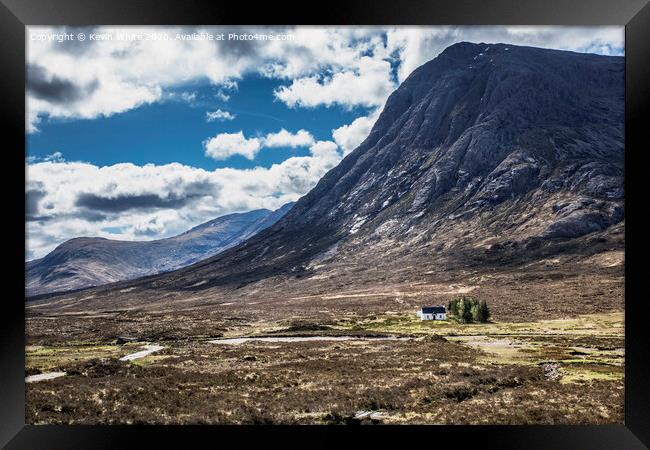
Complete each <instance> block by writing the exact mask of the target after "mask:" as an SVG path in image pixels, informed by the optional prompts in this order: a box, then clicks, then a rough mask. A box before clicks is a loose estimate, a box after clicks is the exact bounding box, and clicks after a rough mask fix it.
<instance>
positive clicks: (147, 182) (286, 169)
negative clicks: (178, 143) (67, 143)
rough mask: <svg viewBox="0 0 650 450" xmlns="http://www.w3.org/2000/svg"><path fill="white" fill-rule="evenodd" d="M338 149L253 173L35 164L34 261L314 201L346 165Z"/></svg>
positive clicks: (324, 144)
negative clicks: (95, 240)
mask: <svg viewBox="0 0 650 450" xmlns="http://www.w3.org/2000/svg"><path fill="white" fill-rule="evenodd" d="M336 148H337V146H336V144H335V143H333V142H331V141H318V142H314V143H313V144H312V145H311V146H310V155H308V156H300V157H292V158H289V159H287V160H285V161H283V162H282V163H279V164H274V165H272V166H271V167H268V168H264V167H255V168H252V169H245V170H241V169H232V168H223V169H216V170H214V171H207V170H204V169H200V168H195V167H190V166H185V165H182V164H178V163H173V164H165V165H154V164H146V165H143V166H138V165H135V164H130V163H127V164H115V165H112V166H105V167H99V166H96V165H94V164H89V163H83V162H65V161H43V162H38V163H35V164H29V165H28V166H27V180H28V185H27V186H26V190H27V191H28V192H31V193H32V194H31V195H34V200H35V203H36V205H35V207H34V209H35V211H34V214H33V217H32V220H29V221H28V222H27V236H28V250H29V254H30V255H31V256H30V257H33V258H38V257H42V256H44V255H45V254H47V253H48V252H49V251H51V250H52V249H53V248H54V247H55V246H56V245H58V244H60V243H62V242H63V241H65V240H67V239H70V238H73V237H79V236H101V237H106V238H111V239H126V240H142V239H154V238H156V239H157V238H160V237H167V236H172V235H175V234H178V233H181V232H183V231H186V230H187V229H189V228H191V227H192V226H195V225H197V224H199V223H202V222H205V221H207V220H210V219H213V218H215V217H218V216H221V215H224V214H228V213H232V212H241V211H249V210H252V209H257V208H268V209H276V208H278V207H280V206H282V205H283V204H285V203H287V202H290V201H295V200H297V199H298V198H300V197H301V196H302V195H304V194H305V193H307V192H308V191H309V190H310V189H311V188H312V187H313V186H314V185H315V184H316V183H317V182H318V180H320V178H322V176H323V175H324V174H325V173H326V172H327V171H328V170H330V169H331V168H333V167H334V166H336V165H337V164H338V163H339V161H340V159H341V155H340V154H339V152H338V151H337V150H336ZM89 200H90V201H89ZM107 228H111V229H112V230H113V232H109V231H107V230H106V229H107ZM114 229H118V230H119V231H118V232H115V231H114ZM152 233H153V234H152Z"/></svg>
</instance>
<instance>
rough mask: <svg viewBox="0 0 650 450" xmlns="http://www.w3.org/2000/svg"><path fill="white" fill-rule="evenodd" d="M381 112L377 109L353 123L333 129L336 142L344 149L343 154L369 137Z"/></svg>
mask: <svg viewBox="0 0 650 450" xmlns="http://www.w3.org/2000/svg"><path fill="white" fill-rule="evenodd" d="M380 112H381V110H380V109H375V110H374V111H373V112H372V113H371V114H369V115H368V116H362V117H358V118H356V119H354V120H353V121H352V123H350V124H348V125H343V126H341V127H339V128H336V129H335V130H332V137H333V138H334V142H336V144H337V145H338V146H339V147H341V149H343V155H347V154H348V153H350V152H351V151H352V150H354V149H355V148H357V147H358V146H359V145H360V144H361V143H362V142H363V141H364V140H365V139H366V138H367V137H368V135H369V134H370V130H371V129H372V126H373V125H374V124H375V122H376V121H377V118H378V117H379V113H380Z"/></svg>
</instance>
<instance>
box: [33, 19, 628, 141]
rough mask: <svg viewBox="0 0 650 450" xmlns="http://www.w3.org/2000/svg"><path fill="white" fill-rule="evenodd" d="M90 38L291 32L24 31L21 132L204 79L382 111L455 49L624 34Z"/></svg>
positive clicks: (601, 42)
mask: <svg viewBox="0 0 650 450" xmlns="http://www.w3.org/2000/svg"><path fill="white" fill-rule="evenodd" d="M80 30H83V31H85V32H86V33H88V32H91V31H92V32H96V33H110V34H112V35H113V36H115V35H116V34H118V33H130V34H132V35H135V34H138V33H139V34H143V35H144V34H147V33H166V34H167V35H169V36H171V37H174V36H176V35H177V34H189V33H192V32H197V33H201V32H205V31H210V32H212V33H221V32H226V33H228V32H230V31H242V30H245V31H246V32H252V33H274V34H279V33H283V34H291V35H292V36H293V37H294V39H291V40H286V41H281V40H269V41H228V40H226V41H216V40H215V41H209V40H176V39H170V40H167V41H155V40H131V41H129V40H117V39H114V40H111V41H90V40H86V41H84V42H83V43H82V42H78V41H67V42H57V41H56V40H31V36H32V35H34V36H38V35H39V34H40V35H44V34H52V33H55V32H61V31H67V32H76V31H78V29H75V28H50V27H29V28H28V39H30V41H29V45H28V54H27V64H28V92H27V111H28V115H27V117H26V120H27V127H28V130H29V131H30V132H33V131H36V130H37V126H38V123H39V121H40V120H42V119H43V118H44V117H54V118H66V119H78V118H85V119H89V118H95V117H100V116H110V115H112V114H117V113H121V112H124V111H127V110H129V109H132V108H135V107H138V106H141V105H144V104H149V103H153V102H158V101H162V100H164V99H165V97H166V96H165V95H164V94H165V92H168V91H173V90H174V89H177V88H178V87H179V86H182V85H185V84H188V83H193V82H197V81H201V80H207V81H208V82H210V83H212V84H213V85H215V87H216V88H217V90H216V93H215V96H216V98H219V99H220V100H222V101H227V100H228V99H229V97H230V96H231V95H233V92H234V91H236V89H237V80H239V79H241V78H243V77H244V76H245V75H247V74H250V73H257V74H261V75H263V76H266V77H270V78H275V79H279V80H282V81H283V83H284V82H285V81H286V84H283V86H282V87H280V88H279V89H278V90H277V91H276V97H277V98H278V99H279V100H281V101H283V102H285V103H286V104H287V105H289V106H292V107H315V106H318V105H326V106H332V105H342V106H344V107H346V108H351V107H354V106H370V107H380V106H381V105H383V103H384V101H385V99H386V97H387V96H388V95H389V93H390V92H391V91H392V90H393V89H394V88H395V87H396V86H397V84H398V83H399V82H401V81H403V80H404V79H405V78H406V77H407V76H408V75H409V74H410V73H411V72H412V71H413V70H414V69H415V68H416V67H418V66H419V65H421V64H423V63H424V62H426V61H429V60H430V59H432V58H435V57H436V56H437V55H438V54H439V53H440V52H441V51H442V50H444V48H446V47H447V46H449V45H451V44H453V43H455V42H460V41H473V42H506V43H511V44H520V45H533V46H540V47H553V48H560V49H567V50H576V51H588V52H598V53H605V54H620V53H621V51H622V48H623V42H624V37H623V34H624V33H623V28H622V27H503V26H494V27H412V26H410V27H354V28H352V27H246V28H245V29H244V28H237V29H236V28H233V27H111V26H102V27H96V28H92V29H80Z"/></svg>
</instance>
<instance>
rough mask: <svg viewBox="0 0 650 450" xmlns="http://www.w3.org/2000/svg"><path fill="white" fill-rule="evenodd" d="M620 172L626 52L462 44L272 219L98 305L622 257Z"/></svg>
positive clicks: (419, 72)
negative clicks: (611, 254)
mask: <svg viewBox="0 0 650 450" xmlns="http://www.w3.org/2000/svg"><path fill="white" fill-rule="evenodd" d="M623 174H624V59H623V58H622V57H610V56H600V55H593V54H583V53H573V52H567V51H559V50H550V49H540V48H532V47H521V46H514V45H507V44H473V43H466V42H464V43H459V44H455V45H452V46H451V47H449V48H447V49H446V50H445V51H443V52H442V53H441V54H440V55H439V56H438V57H436V58H435V59H433V60H431V61H430V62H428V63H426V64H424V65H423V66H421V67H419V68H418V69H416V70H415V71H414V72H413V73H412V74H411V75H410V76H409V77H408V78H407V79H406V80H405V81H404V82H403V83H402V84H401V85H400V86H399V88H398V89H397V90H396V91H395V92H394V93H393V94H392V95H391V96H390V97H389V99H388V100H387V102H386V105H385V107H384V110H383V111H382V113H381V115H380V116H379V118H378V120H377V122H376V123H375V125H374V126H373V128H372V130H371V132H370V134H369V136H368V137H367V138H366V139H365V141H363V143H361V145H359V147H358V148H357V149H355V150H354V151H353V152H352V153H350V154H349V155H348V156H347V157H346V158H345V159H343V161H342V162H341V163H340V164H339V165H338V166H337V167H335V168H334V169H332V170H331V171H329V172H328V173H327V174H326V175H325V176H324V177H323V178H322V179H321V180H320V181H319V182H318V184H317V185H316V186H315V187H314V188H313V189H312V190H311V191H310V192H309V193H308V194H306V195H305V196H303V197H302V198H301V199H300V200H299V201H298V202H297V203H296V204H295V205H294V207H293V208H291V210H290V211H289V212H288V213H287V214H286V215H285V216H284V217H283V218H282V219H280V220H279V221H277V222H276V223H275V224H274V225H273V226H270V227H268V228H267V229H265V230H264V231H261V232H260V233H258V234H256V235H255V236H253V237H252V238H250V239H248V240H246V241H245V242H242V243H241V244H240V245H237V246H235V247H232V248H229V249H228V250H226V251H223V252H221V253H219V254H217V255H216V256H213V257H210V258H207V259H204V260H202V261H200V262H199V263H196V264H193V265H191V266H188V267H184V268H182V269H179V270H175V271H172V272H168V273H164V274H161V275H157V276H152V277H147V278H144V279H139V280H133V281H129V282H125V283H120V284H119V285H118V286H117V287H115V286H111V287H110V289H98V290H96V291H95V293H94V298H93V300H91V302H93V303H95V304H101V303H102V302H108V301H113V302H118V301H120V300H124V302H126V303H128V304H132V303H133V302H137V303H138V304H140V303H142V304H146V302H147V301H148V299H150V298H151V295H153V294H154V293H156V292H165V293H166V294H168V295H169V296H170V298H171V297H173V295H172V293H177V295H176V294H174V295H176V297H173V298H178V297H179V296H182V295H190V294H189V293H191V295H192V296H194V297H195V298H198V297H201V296H203V297H201V298H207V297H205V296H209V295H212V294H211V293H212V292H214V293H215V295H217V294H216V293H217V292H220V291H221V290H223V289H228V292H231V293H234V292H235V291H236V290H237V292H241V291H240V289H241V288H242V287H245V286H248V285H251V286H252V287H251V289H252V290H253V291H255V293H256V294H255V295H256V296H259V295H261V293H260V292H263V289H265V287H264V286H269V287H268V289H275V286H277V285H278V283H280V282H281V283H283V284H282V286H283V292H285V291H287V290H289V289H294V290H298V291H300V292H301V293H302V292H311V291H313V292H325V291H327V292H331V291H333V290H334V291H336V290H337V289H340V288H342V287H344V286H348V287H349V286H355V287H359V286H363V285H366V284H370V283H389V282H395V283H404V282H412V281H414V280H421V279H426V276H425V275H424V274H432V273H443V272H445V271H459V270H463V268H472V267H474V268H476V267H480V268H481V270H482V271H486V270H490V268H503V267H506V266H511V267H517V268H521V267H529V266H530V264H535V263H537V262H539V261H542V260H543V259H544V258H550V257H554V255H560V254H562V255H567V254H575V255H578V257H585V256H588V255H590V254H595V253H598V252H600V251H605V250H611V249H622V248H623V246H624V221H623V219H624V183H623V180H624V178H623ZM427 276H430V275H427ZM262 280H273V281H269V282H267V283H266V284H260V283H257V282H260V281H262ZM297 280H300V281H297ZM301 283H302V284H301ZM296 285H299V286H300V287H299V288H292V287H291V286H296ZM118 288H119V289H120V290H119V291H118ZM126 288H129V289H126ZM258 291H259V292H258ZM301 295H305V294H301Z"/></svg>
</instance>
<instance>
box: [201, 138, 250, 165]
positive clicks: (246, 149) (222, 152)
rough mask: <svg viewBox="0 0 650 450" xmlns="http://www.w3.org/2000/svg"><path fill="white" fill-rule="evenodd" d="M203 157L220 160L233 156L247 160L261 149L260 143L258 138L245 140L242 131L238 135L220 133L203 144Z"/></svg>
mask: <svg viewBox="0 0 650 450" xmlns="http://www.w3.org/2000/svg"><path fill="white" fill-rule="evenodd" d="M204 147H205V155H206V156H209V157H210V158H213V159H216V160H221V159H228V158H230V157H231V156H233V155H242V156H244V157H245V158H248V159H251V160H252V159H255V156H256V155H257V153H258V152H259V151H260V149H261V148H262V141H261V140H260V139H258V138H250V139H247V138H246V137H244V133H243V132H242V131H240V132H238V133H221V134H217V135H216V136H215V137H213V138H210V139H208V140H207V141H205V142H204Z"/></svg>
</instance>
